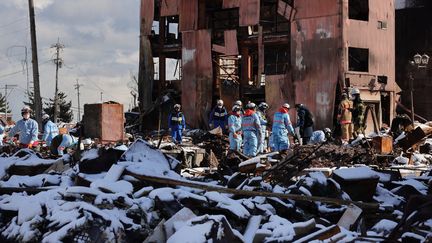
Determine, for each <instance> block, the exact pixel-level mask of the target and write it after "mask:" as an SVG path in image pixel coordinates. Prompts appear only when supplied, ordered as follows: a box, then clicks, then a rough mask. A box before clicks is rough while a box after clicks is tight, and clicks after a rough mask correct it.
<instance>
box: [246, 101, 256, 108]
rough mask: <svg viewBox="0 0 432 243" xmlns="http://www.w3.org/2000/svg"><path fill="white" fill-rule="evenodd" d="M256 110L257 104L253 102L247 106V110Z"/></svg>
mask: <svg viewBox="0 0 432 243" xmlns="http://www.w3.org/2000/svg"><path fill="white" fill-rule="evenodd" d="M255 108H256V105H255V103H253V102H251V103H248V104H247V105H246V109H255Z"/></svg>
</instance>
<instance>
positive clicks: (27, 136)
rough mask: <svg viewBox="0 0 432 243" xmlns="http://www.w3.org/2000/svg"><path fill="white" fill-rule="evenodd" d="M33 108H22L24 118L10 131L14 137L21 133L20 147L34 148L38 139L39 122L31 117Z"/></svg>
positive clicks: (10, 134)
mask: <svg viewBox="0 0 432 243" xmlns="http://www.w3.org/2000/svg"><path fill="white" fill-rule="evenodd" d="M31 112H32V110H31V109H30V107H28V106H24V107H23V108H22V109H21V115H22V117H23V119H21V120H19V121H18V122H17V123H16V125H15V126H14V127H13V128H12V129H11V130H10V131H9V137H10V138H13V136H15V134H19V142H20V145H19V146H20V148H32V147H33V143H35V142H36V141H37V140H38V133H39V128H38V123H37V122H36V121H35V120H33V119H31V118H30V113H31Z"/></svg>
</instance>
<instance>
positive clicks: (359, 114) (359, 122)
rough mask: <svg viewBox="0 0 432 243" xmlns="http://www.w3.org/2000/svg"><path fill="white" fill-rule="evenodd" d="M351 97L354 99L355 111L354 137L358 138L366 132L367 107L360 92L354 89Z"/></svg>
mask: <svg viewBox="0 0 432 243" xmlns="http://www.w3.org/2000/svg"><path fill="white" fill-rule="evenodd" d="M351 96H352V99H353V103H354V104H353V110H352V123H353V125H354V136H355V137H357V136H358V135H360V134H364V130H365V113H366V105H365V104H364V103H363V100H362V99H361V98H360V90H359V89H357V88H354V89H352V90H351Z"/></svg>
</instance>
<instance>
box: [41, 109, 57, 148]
mask: <svg viewBox="0 0 432 243" xmlns="http://www.w3.org/2000/svg"><path fill="white" fill-rule="evenodd" d="M42 124H43V128H44V129H43V136H42V140H43V141H45V144H46V145H47V146H50V145H51V140H52V139H53V138H54V137H55V136H57V135H58V134H59V129H58V127H57V124H55V123H54V122H52V121H51V120H50V119H49V115H48V114H44V115H43V116H42Z"/></svg>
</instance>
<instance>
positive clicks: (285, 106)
mask: <svg viewBox="0 0 432 243" xmlns="http://www.w3.org/2000/svg"><path fill="white" fill-rule="evenodd" d="M282 107H283V108H286V109H289V108H290V107H291V106H290V105H289V104H288V103H285V104H283V105H282Z"/></svg>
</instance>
